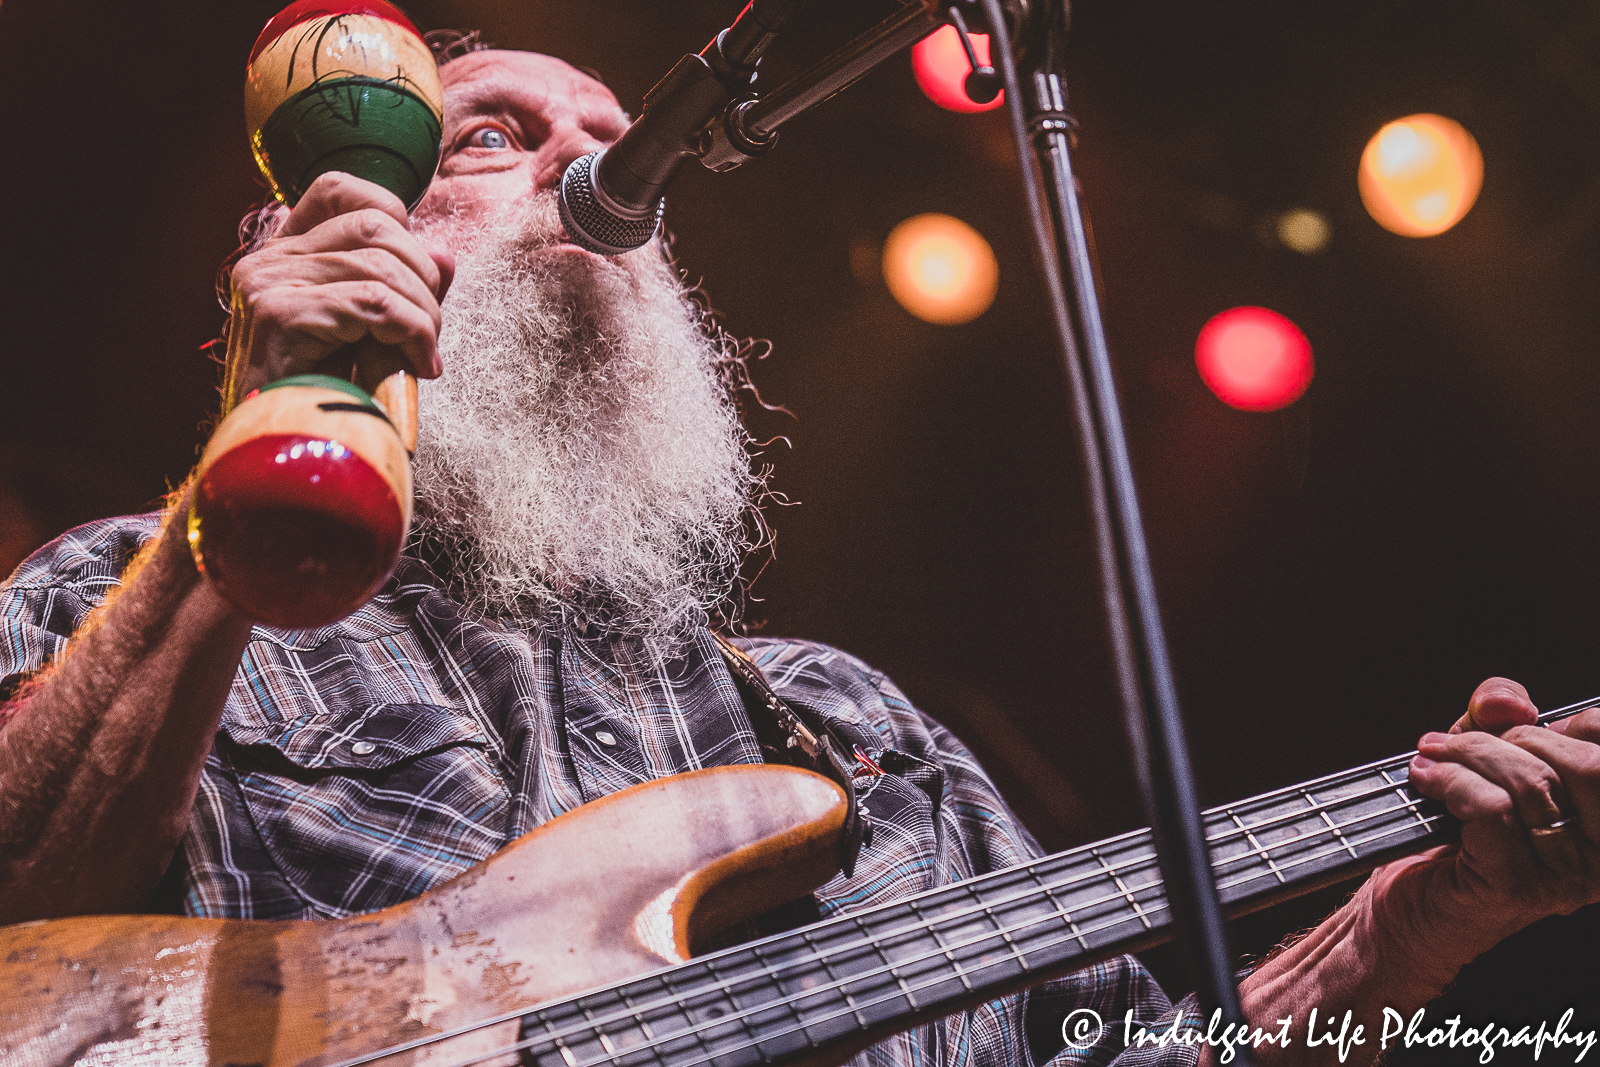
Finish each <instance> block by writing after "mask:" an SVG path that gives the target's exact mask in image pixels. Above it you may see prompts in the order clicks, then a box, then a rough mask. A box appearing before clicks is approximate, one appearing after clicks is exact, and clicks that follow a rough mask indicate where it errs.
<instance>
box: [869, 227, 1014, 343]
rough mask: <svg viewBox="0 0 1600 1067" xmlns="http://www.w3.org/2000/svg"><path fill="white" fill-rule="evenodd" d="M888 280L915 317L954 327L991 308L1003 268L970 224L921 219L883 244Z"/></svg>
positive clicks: (884, 273)
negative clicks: (1001, 268)
mask: <svg viewBox="0 0 1600 1067" xmlns="http://www.w3.org/2000/svg"><path fill="white" fill-rule="evenodd" d="M883 278H884V281H886V282H888V283H889V291H890V292H891V293H893V294H894V298H895V299H896V300H898V301H900V305H901V306H902V307H904V308H905V309H906V310H907V311H909V312H911V314H913V315H915V316H916V317H917V318H919V319H923V320H925V321H927V322H933V323H937V324H939V325H941V326H953V325H955V324H957V323H962V322H970V321H972V320H973V319H975V318H977V317H978V316H979V315H982V314H983V313H984V312H985V311H987V310H989V305H990V304H992V303H994V295H995V292H996V291H997V290H998V289H999V287H1000V268H999V266H998V265H997V264H996V263H995V259H994V251H993V250H992V249H991V248H990V247H989V242H988V241H985V240H984V239H983V237H982V236H980V235H979V233H978V231H977V230H974V229H973V228H972V227H971V226H968V225H967V224H966V223H964V222H962V221H961V220H960V219H956V218H951V217H950V216H949V215H918V216H916V217H915V218H910V219H907V220H906V221H904V222H902V223H901V224H900V225H898V226H896V227H895V228H894V229H893V230H892V231H891V232H890V233H889V239H888V240H887V241H885V242H884V243H883Z"/></svg>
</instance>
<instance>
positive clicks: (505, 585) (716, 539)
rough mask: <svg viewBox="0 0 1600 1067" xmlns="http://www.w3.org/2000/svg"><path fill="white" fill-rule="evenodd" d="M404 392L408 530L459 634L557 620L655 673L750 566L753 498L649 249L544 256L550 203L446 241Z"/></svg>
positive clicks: (709, 380)
mask: <svg viewBox="0 0 1600 1067" xmlns="http://www.w3.org/2000/svg"><path fill="white" fill-rule="evenodd" d="M458 226H459V224H458V223H457V222H456V221H454V220H453V219H451V218H448V217H447V218H444V219H441V220H438V221H436V222H434V223H432V224H423V225H422V226H421V227H419V228H420V229H422V230H423V232H424V233H427V232H430V231H432V232H437V231H440V230H454V231H455V232H454V233H453V235H452V240H451V242H450V243H451V244H452V245H454V246H455V247H456V248H462V247H463V246H467V247H469V248H470V250H469V251H466V252H462V253H458V255H457V260H456V264H457V266H456V276H455V283H454V285H453V286H452V287H451V290H450V293H449V296H448V297H447V298H446V300H445V304H444V325H443V329H442V331H441V333H440V337H439V349H440V356H441V358H442V359H443V362H444V376H443V377H442V378H440V379H439V380H438V381H434V382H426V383H423V393H422V397H421V427H420V432H419V435H418V442H417V454H416V461H415V464H414V467H413V470H414V473H415V477H416V504H417V507H416V521H415V530H416V533H417V535H418V536H420V538H421V539H422V541H423V544H424V545H425V546H431V547H432V548H434V549H435V550H436V551H437V552H439V553H440V554H442V555H443V557H444V559H443V561H442V562H443V564H444V569H445V570H446V571H447V573H446V574H445V576H444V577H445V579H446V581H447V582H448V584H449V586H450V588H451V591H452V592H453V593H454V594H455V595H456V596H458V597H459V598H460V599H461V600H462V601H463V602H464V604H465V605H466V607H467V609H468V610H469V611H471V612H473V613H474V614H480V615H484V616H488V617H493V618H498V619H502V620H504V621H506V622H509V623H512V624H514V625H532V624H534V623H535V621H536V620H537V619H539V618H546V619H548V618H550V617H551V615H552V612H551V609H553V608H554V609H558V610H560V611H564V612H565V613H567V615H568V617H569V618H571V619H572V620H573V621H575V622H577V623H579V624H580V625H583V626H585V627H599V628H600V629H601V630H602V631H604V632H609V633H613V634H621V635H627V636H632V637H637V638H640V639H642V640H643V641H644V643H645V645H646V647H647V648H648V649H649V650H650V651H652V652H653V653H655V654H657V655H662V654H665V653H667V652H669V651H670V649H671V647H672V646H673V645H674V644H675V643H676V641H677V640H678V639H680V638H681V637H682V636H683V635H684V633H685V632H686V631H687V630H688V629H689V628H691V627H693V626H694V625H696V624H698V623H701V622H703V621H704V620H705V618H706V616H707V613H708V612H710V611H712V610H714V609H715V608H716V606H717V605H718V603H719V602H720V601H722V600H723V599H724V598H725V597H726V596H727V595H728V593H729V591H730V590H731V588H732V586H733V583H734V581H735V580H736V577H737V573H738V568H739V564H740V562H741V560H742V559H743V557H744V555H745V553H746V552H747V551H748V550H749V548H750V541H751V533H752V526H751V524H750V523H747V519H749V518H750V514H749V509H750V501H751V498H752V493H753V492H754V491H755V489H756V488H757V486H758V481H759V480H758V479H757V478H756V477H755V476H754V475H753V474H752V473H751V469H750V459H749V456H748V454H747V452H746V442H747V440H748V438H747V436H746V434H745V432H744V429H743V427H742V426H741V424H740V422H739V419H738V413H737V411H736V409H735V406H734V404H733V401H732V398H731V396H730V395H729V390H728V388H727V386H726V384H725V383H724V380H723V369H724V366H725V356H724V351H723V349H722V347H721V346H719V344H718V343H716V342H715V341H713V340H712V339H710V338H708V336H707V334H706V331H705V330H703V329H702V327H701V321H700V320H701V315H700V314H699V312H698V310H697V309H696V308H695V307H694V305H693V304H691V303H690V302H689V301H688V300H687V299H686V297H685V293H684V289H683V287H682V285H681V284H680V283H679V280H678V277H677V275H676V272H675V271H674V270H673V268H672V267H671V266H670V265H669V264H668V263H667V262H666V261H665V259H664V257H663V256H662V255H661V254H660V253H659V252H658V251H656V250H655V248H654V246H651V247H648V248H646V249H644V250H641V251H640V252H636V253H632V254H630V255H627V256H621V257H618V258H615V259H609V260H603V259H598V258H596V257H592V256H588V255H584V254H582V253H578V252H575V251H574V250H573V249H571V248H563V247H560V246H557V245H555V243H554V242H555V239H556V238H557V237H558V236H559V234H560V227H559V223H558V221H557V218H556V211H555V201H554V198H553V197H549V198H541V199H540V200H539V201H538V202H536V203H533V204H531V205H524V206H521V207H519V208H518V209H517V210H515V211H511V212H509V213H507V214H506V215H505V216H503V217H501V218H499V219H496V220H494V221H492V222H490V223H488V224H487V225H482V226H474V227H473V228H472V229H471V231H470V232H463V231H461V230H460V229H458V228H457V227H458Z"/></svg>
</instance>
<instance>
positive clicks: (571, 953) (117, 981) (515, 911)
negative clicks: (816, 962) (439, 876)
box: [0, 766, 846, 1067]
mask: <svg viewBox="0 0 1600 1067" xmlns="http://www.w3.org/2000/svg"><path fill="white" fill-rule="evenodd" d="M845 814H846V801H845V797H844V794H843V792H842V791H841V790H840V789H839V787H838V786H836V785H834V784H833V783H832V782H830V781H829V780H828V779H826V778H823V777H821V776H820V775H816V774H812V773H811V772H809V771H804V770H799V769H795V768H789V767H774V766H764V767H722V768H716V769H712V770H705V771H698V772H695V773H692V774H686V775H679V776H676V777H674V778H669V779H663V780H661V781H658V782H652V783H647V784H645V785H640V786H636V787H634V788H632V789H628V790H626V791H624V792H621V793H617V794H614V795H612V796H609V797H605V798H603V799H601V800H598V801H595V802H594V803H591V804H587V805H585V806H584V807H582V808H580V809H578V810H576V811H573V812H570V813H569V814H567V815H565V816H562V817H561V818H558V819H555V820H553V821H551V822H549V823H547V824H545V825H544V826H542V827H540V828H539V829H537V830H535V831H534V832H532V833H530V834H528V835H526V836H525V837H523V838H521V839H520V840H518V841H517V842H515V843H514V844H512V845H511V846H509V847H508V848H506V849H504V850H503V851H501V852H500V853H499V854H497V855H496V856H494V857H493V858H492V859H490V860H489V861H487V862H486V863H483V864H481V865H480V866H478V867H475V868H473V869H472V870H471V871H468V872H467V873H466V874H463V875H461V876H460V877H458V878H456V879H454V880H453V881H450V882H448V883H446V884H445V885H443V886H441V887H439V888H438V889H435V890H433V891H432V892H429V893H427V894H424V895H423V896H421V897H419V898H417V899H416V900H413V901H409V902H407V903H405V904H401V905H397V906H395V907H392V908H388V909H386V910H384V911H380V912H374V913H372V914H369V915H362V916H358V917H353V918H349V919H341V920H329V921H324V922H250V921H238V920H215V919H182V918H167V917H159V916H158V917H151V916H109V917H90V918H78V919H63V920H56V921H51V922H38V923H26V924H22V925H19V926H13V927H9V928H6V929H4V930H0V1062H3V1063H5V1064H8V1065H16V1067H47V1065H48V1067H58V1065H68V1064H73V1065H89V1064H94V1065H97V1067H98V1065H102V1064H104V1065H108V1067H109V1065H126V1067H157V1065H159V1067H189V1065H196V1067H199V1065H208V1067H222V1065H226V1064H232V1065H237V1067H244V1065H247V1064H260V1065H263V1067H287V1065H290V1064H293V1065H305V1067H311V1065H327V1064H334V1063H340V1062H343V1061H346V1060H350V1059H353V1058H357V1057H360V1056H363V1055H365V1054H369V1053H373V1052H376V1051H378V1050H381V1049H392V1048H395V1047H396V1046H400V1045H404V1044H407V1043H409V1042H413V1041H419V1040H426V1039H429V1038H436V1037H438V1036H439V1035H441V1034H443V1033H446V1032H448V1031H451V1030H453V1029H456V1028H458V1027H468V1026H472V1025H474V1024H478V1023H482V1022H483V1021H484V1020H486V1019H492V1018H497V1017H500V1016H505V1015H510V1014H512V1013H514V1012H517V1011H518V1010H521V1009H525V1008H527V1007H529V1006H531V1005H535V1004H540V1003H544V1002H547V1001H550V1000H552V999H554V998H558V997H561V996H564V995H569V994H572V993H576V992H580V991H583V990H587V989H592V988H595V987H599V986H604V985H608V984H614V983H617V982H620V981H622V980H624V979H627V978H631V977H634V976H636V975H639V974H642V973H644V972H647V971H653V970H657V969H659V968H661V967H663V966H665V965H667V964H672V963H681V962H682V961H683V960H684V959H685V958H687V957H688V955H689V952H690V946H691V944H693V943H695V941H696V940H697V938H700V937H703V936H705V935H706V934H708V933H711V932H714V931H715V930H717V929H719V928H720V927H723V926H726V925H728V924H730V923H734V922H738V921H741V920H743V919H746V918H750V917H752V916H754V915H757V914H760V913H761V912H763V911H765V910H768V909H769V908H771V907H773V906H775V905H777V904H780V903H783V902H785V901H788V900H793V899H795V898H797V897H799V896H802V895H804V894H805V893H807V892H809V891H810V890H812V889H814V888H816V887H817V886H819V885H821V884H822V883H823V882H824V881H826V880H827V879H828V878H829V877H831V876H832V874H833V873H834V872H835V870H836V869H837V856H838V835H839V832H840V828H841V827H842V825H843V823H844V819H845ZM516 1038H517V1022H516V1020H515V1019H514V1018H513V1019H511V1020H510V1021H508V1022H505V1023H502V1024H500V1025H497V1026H493V1027H489V1028H487V1029H482V1030H478V1031H475V1032H474V1033H472V1034H468V1035H464V1036H462V1037H458V1038H454V1039H451V1040H446V1041H437V1042H432V1043H429V1044H426V1045H422V1046H420V1047H418V1048H416V1049H414V1050H410V1051H406V1052H402V1053H399V1054H396V1055H392V1056H388V1057H385V1058H384V1059H383V1060H382V1063H383V1064H385V1065H386V1067H388V1065H398V1064H413V1063H414V1064H422V1063H427V1064H449V1063H457V1062H460V1061H462V1060H468V1059H471V1058H472V1056H473V1055H474V1054H477V1053H482V1052H488V1051H490V1050H493V1049H504V1048H506V1047H507V1046H509V1045H512V1044H513V1043H514V1042H515V1041H516ZM482 1062H484V1063H492V1064H500V1065H504V1064H515V1063H516V1062H517V1059H516V1056H515V1055H514V1054H511V1055H507V1054H502V1055H500V1056H499V1057H497V1058H495V1059H492V1060H485V1061H482Z"/></svg>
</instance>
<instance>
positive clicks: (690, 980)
mask: <svg viewBox="0 0 1600 1067" xmlns="http://www.w3.org/2000/svg"><path fill="white" fill-rule="evenodd" d="M1596 704H1597V701H1587V702H1585V703H1583V704H1579V705H1574V706H1572V707H1570V708H1564V709H1561V710H1560V711H1556V712H1551V713H1549V714H1547V715H1545V716H1543V717H1542V721H1545V722H1549V721H1552V720H1554V719H1557V718H1563V717H1566V716H1568V715H1573V714H1576V713H1577V712H1578V711H1581V710H1583V709H1584V708H1588V707H1591V706H1595V705H1596ZM1413 754H1414V753H1407V754H1406V755H1404V756H1397V757H1395V758H1393V759H1389V760H1383V761H1380V762H1378V763H1373V764H1369V765H1367V766H1365V767H1360V768H1357V769H1356V770H1353V771H1347V772H1344V773H1342V774H1337V775H1330V776H1328V777H1326V778H1322V779H1318V780H1317V781H1314V782H1308V783H1306V784H1304V785H1299V786H1294V787H1291V788H1289V789H1283V790H1279V791H1277V792H1273V793H1268V794H1265V795H1263V796H1259V797H1255V798H1253V799H1251V800H1247V801H1243V802H1241V803H1238V804H1232V805H1228V806H1226V807H1221V808H1215V809H1212V810H1211V811H1208V812H1206V813H1205V823H1206V829H1207V838H1208V840H1209V842H1210V846H1211V855H1212V867H1213V870H1214V872H1215V875H1216V880H1217V887H1218V889H1219V891H1220V893H1221V896H1222V900H1223V902H1224V906H1225V908H1226V909H1227V910H1228V911H1229V912H1230V913H1232V914H1240V913H1243V912H1247V911H1250V910H1253V909H1254V908H1257V907H1262V906H1265V905H1266V904H1269V903H1272V902H1274V901H1276V900H1280V899H1284V898H1287V897H1289V896H1294V895H1297V894H1299V893H1304V892H1308V891H1310V890H1311V889H1314V888H1317V887H1319V886H1321V885H1325V884H1328V883H1331V882H1335V881H1338V880H1341V879H1343V878H1347V877H1350V876H1352V875H1355V874H1359V873H1361V872H1363V871H1364V870H1368V869H1370V868H1372V867H1374V866H1376V865H1378V864H1380V863H1383V862H1385V861H1386V860H1388V859H1391V858H1393V857H1395V856H1398V855H1403V854H1407V853H1411V852H1415V851H1418V850H1420V849H1421V848H1424V847H1426V846H1428V845H1430V844H1432V843H1435V842H1437V841H1438V840H1440V839H1442V838H1443V837H1444V836H1445V835H1446V834H1447V833H1449V832H1451V831H1452V829H1453V824H1451V822H1450V820H1449V817H1448V816H1446V815H1445V814H1443V812H1442V810H1441V809H1439V808H1438V807H1437V806H1436V805H1434V804H1432V803H1430V802H1428V801H1424V800H1420V799H1418V798H1417V797H1416V796H1415V795H1413V794H1412V793H1411V792H1410V791H1409V790H1408V789H1407V787H1406V768H1407V765H1408V763H1409V762H1410V759H1411V756H1412V755H1413ZM1171 925H1172V917H1171V914H1170V912H1169V910H1168V907H1167V901H1166V897H1165V894H1164V891H1163V889H1162V884H1161V878H1160V872H1159V869H1158V865H1157V859H1156V853H1155V847H1154V844H1153V842H1152V840H1151V835H1150V833H1149V831H1147V830H1146V831H1138V832H1135V833H1130V834H1125V835H1123V836H1121V837H1116V838H1112V839H1110V840H1107V841H1102V842H1100V843H1098V844H1094V845H1088V846H1084V847H1082V848H1076V849H1072V850H1069V851H1067V852H1062V853H1058V854H1056V855H1053V856H1048V857H1045V858H1044V859H1040V860H1037V861H1034V862H1032V863H1028V864H1024V865H1022V866H1018V867H1012V868H1009V869H1007V870H1003V871H999V872H996V873H994V874H990V875H986V876H983V877H980V878H974V879H971V880H968V881H963V882H958V883H956V884H954V885H949V886H945V887H942V888H940V889H937V890H932V891H930V892H927V893H923V894H921V895H919V896H915V897H911V898H909V899H906V900H901V901H896V902H894V903H891V904H886V905H883V906H881V907H878V908H874V909H869V910H866V911H862V912H859V913H855V914H852V915H846V916H842V917H839V918H835V919H831V920H828V921H825V922H822V923H818V924H816V925H813V926H809V927H806V928H804V929H801V930H796V931H793V932H791V933H786V934H781V935H779V936H776V937H771V938H767V939H765V940H763V941H759V942H755V943H753V944H749V945H744V946H740V947H738V948H733V949H728V950H725V951H722V952H718V953H715V954H713V955H709V956H704V957H700V958H697V959H695V960H693V961H691V962H689V963H687V964H684V965H682V966H679V967H675V968H672V969H670V970H665V971H661V972H658V973H656V974H654V975H650V976H647V977H645V978H641V979H637V980H635V981H631V982H628V983H626V984H624V985H621V986H616V987H613V988H610V989H606V990H600V991H596V992H592V993H588V994H585V995H583V996H579V997H576V998H573V999H571V1000H568V1001H564V1002H561V1003H556V1004H551V1005H548V1006H545V1007H543V1008H540V1009H538V1010H537V1011H535V1012H532V1013H529V1014H527V1015H526V1016H525V1017H524V1019H525V1022H524V1027H523V1033H524V1035H525V1040H524V1042H523V1047H524V1048H525V1049H526V1053H525V1054H526V1055H528V1056H530V1057H531V1058H532V1059H533V1060H534V1061H536V1062H537V1063H538V1064H539V1067H654V1065H670V1067H703V1065H715V1067H749V1065H753V1064H757V1063H763V1062H766V1063H770V1062H774V1061H780V1060H787V1059H793V1058H796V1057H799V1056H803V1055H805V1054H806V1053H807V1052H808V1051H811V1050H815V1049H818V1048H821V1047H823V1046H830V1045H838V1046H846V1045H856V1044H861V1043H864V1042H866V1041H868V1040H870V1039H872V1038H876V1037H881V1036H883V1035H885V1034H888V1033H893V1032H895V1031H898V1030H903V1029H906V1028H907V1027H909V1026H911V1025H913V1024H914V1023H916V1022H918V1021H921V1020H925V1019H931V1018H936V1017H939V1016H942V1015H946V1014H949V1013H950V1012H953V1011H957V1010H960V1009H961V1008H963V1007H967V1006H970V1005H973V1004H976V1003H980V1002H982V1001H984V1000H987V999H991V998H993V997H995V996H999V995H1001V994H1003V993H1005V992H1009V991H1011V990H1014V989H1017V988H1021V987H1023V986H1027V985H1032V984H1034V983H1037V982H1040V981H1043V980H1044V979H1046V978H1048V977H1051V976H1053V975H1056V974H1059V973H1062V972H1065V971H1067V970H1070V969H1073V968H1075V967H1079V966H1084V965H1086V964H1088V963H1090V962H1092V961H1094V960H1098V959H1104V958H1106V957H1108V956H1111V955H1115V954H1117V953H1119V952H1125V951H1131V950H1136V949H1139V948H1144V947H1149V946H1151V945H1154V944H1158V943H1160V942H1162V941H1165V940H1167V939H1168V938H1169V937H1170V934H1171V930H1170V928H1171Z"/></svg>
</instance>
